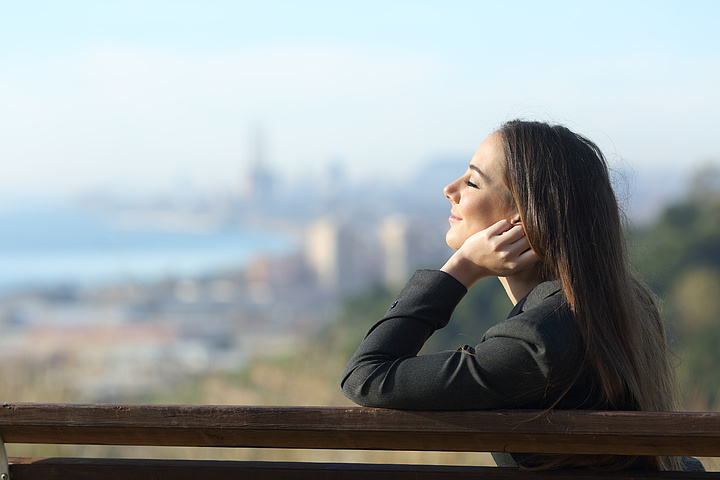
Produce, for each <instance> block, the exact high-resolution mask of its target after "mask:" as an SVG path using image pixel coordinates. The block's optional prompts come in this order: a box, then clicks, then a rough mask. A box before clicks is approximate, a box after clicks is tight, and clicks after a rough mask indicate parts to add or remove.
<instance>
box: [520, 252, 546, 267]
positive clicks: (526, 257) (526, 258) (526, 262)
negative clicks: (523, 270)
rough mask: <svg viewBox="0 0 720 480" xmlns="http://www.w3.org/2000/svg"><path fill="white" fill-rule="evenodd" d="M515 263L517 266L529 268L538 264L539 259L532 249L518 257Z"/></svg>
mask: <svg viewBox="0 0 720 480" xmlns="http://www.w3.org/2000/svg"><path fill="white" fill-rule="evenodd" d="M516 261H517V264H518V265H519V266H522V267H529V266H530V265H533V264H535V263H537V262H539V261H540V259H539V258H538V256H537V255H536V254H535V252H534V251H533V250H532V249H529V250H526V251H524V252H523V253H521V254H520V255H518V256H517V259H516Z"/></svg>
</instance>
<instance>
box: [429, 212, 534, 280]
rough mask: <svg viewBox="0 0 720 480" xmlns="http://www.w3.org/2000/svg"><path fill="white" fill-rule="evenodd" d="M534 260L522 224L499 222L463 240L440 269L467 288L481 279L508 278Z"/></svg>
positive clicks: (528, 265) (531, 263) (524, 268)
mask: <svg viewBox="0 0 720 480" xmlns="http://www.w3.org/2000/svg"><path fill="white" fill-rule="evenodd" d="M537 261H538V258H537V256H536V255H535V252H533V251H532V248H530V243H529V242H528V240H527V238H526V237H525V232H524V231H523V228H522V225H520V224H512V223H510V222H509V221H507V220H500V221H499V222H497V223H495V224H494V225H491V226H489V227H488V228H486V229H485V230H482V231H480V232H478V233H476V234H474V235H472V236H471V237H469V238H468V239H467V240H465V243H463V244H462V246H461V247H460V248H459V249H458V250H457V251H456V252H455V253H454V254H453V255H452V257H450V259H449V260H448V261H447V262H446V263H445V265H443V267H442V268H441V269H440V270H442V271H443V272H445V273H448V274H450V275H452V276H453V277H455V278H456V279H457V280H458V281H460V282H461V283H462V284H463V285H465V286H466V287H467V288H470V287H471V286H472V285H473V284H474V283H475V282H477V281H478V280H480V279H481V278H484V277H491V276H496V277H509V276H511V275H514V274H516V273H519V272H522V271H523V270H526V269H527V268H529V267H531V266H532V265H534V264H536V263H537Z"/></svg>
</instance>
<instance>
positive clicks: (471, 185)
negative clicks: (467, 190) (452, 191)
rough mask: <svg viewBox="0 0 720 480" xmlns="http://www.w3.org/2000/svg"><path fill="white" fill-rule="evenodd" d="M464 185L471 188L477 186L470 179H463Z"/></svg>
mask: <svg viewBox="0 0 720 480" xmlns="http://www.w3.org/2000/svg"><path fill="white" fill-rule="evenodd" d="M465 185H467V186H468V187H472V188H478V186H477V185H475V184H474V183H472V182H471V181H470V180H467V181H465Z"/></svg>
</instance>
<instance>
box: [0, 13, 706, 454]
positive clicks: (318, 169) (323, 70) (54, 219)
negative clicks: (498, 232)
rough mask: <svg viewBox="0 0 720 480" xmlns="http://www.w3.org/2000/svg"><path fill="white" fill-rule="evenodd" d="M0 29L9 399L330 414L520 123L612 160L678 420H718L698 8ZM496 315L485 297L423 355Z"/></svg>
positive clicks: (239, 17) (101, 20)
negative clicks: (463, 186) (459, 196)
mask: <svg viewBox="0 0 720 480" xmlns="http://www.w3.org/2000/svg"><path fill="white" fill-rule="evenodd" d="M2 10H3V14H2V18H0V60H2V62H1V63H2V65H3V66H2V68H1V69H0V165H1V166H2V169H1V170H0V232H1V233H0V329H1V331H2V335H0V347H1V348H0V361H1V365H2V367H0V372H1V374H0V375H2V378H3V385H4V387H5V388H4V389H3V398H2V400H3V401H7V402H14V401H36V402H152V403H230V404H286V405H308V404H314V405H348V404H349V402H348V401H347V400H345V399H344V398H343V397H342V395H341V394H340V391H339V388H338V380H339V376H340V374H341V372H342V370H343V368H344V365H345V362H346V361H347V359H348V357H349V355H351V353H352V351H353V350H354V348H355V347H356V346H357V344H358V343H359V341H360V339H361V338H362V336H363V335H364V333H365V331H366V330H367V329H368V328H369V326H370V325H371V324H372V323H373V322H374V320H376V319H377V318H379V317H380V316H382V315H383V314H384V312H385V309H386V308H387V305H388V304H389V303H390V302H391V300H392V298H393V297H394V296H395V295H396V294H397V292H398V291H399V288H400V287H401V286H402V284H403V282H404V281H405V279H406V278H407V277H408V276H409V275H410V274H411V273H412V271H413V270H414V269H416V268H437V267H439V266H441V265H442V263H443V262H444V261H445V259H446V258H447V257H448V256H449V255H450V250H449V248H448V247H447V246H446V245H445V243H444V236H445V231H446V229H447V226H448V225H447V217H448V215H449V204H448V203H447V200H446V199H445V198H444V196H443V194H442V188H443V186H444V185H446V184H447V183H449V182H450V181H452V180H453V179H455V178H456V177H457V176H459V175H460V174H461V173H462V172H463V171H464V170H465V168H466V166H467V163H468V161H469V159H470V158H471V157H472V154H473V152H474V150H475V149H476V148H477V146H478V145H479V144H480V143H481V142H482V140H483V139H484V137H485V136H486V135H487V134H488V133H490V132H491V131H492V130H493V129H494V128H496V127H498V126H499V125H500V124H501V123H502V122H503V121H504V120H508V119H511V118H515V117H524V118H531V119H540V120H549V121H554V122H560V123H565V124H567V125H568V126H570V127H571V128H573V129H575V130H577V131H579V132H581V133H583V134H586V135H588V136H589V137H590V138H591V139H593V140H595V141H596V142H597V143H598V144H599V145H600V146H601V147H602V148H603V150H604V151H605V152H606V154H607V155H608V157H609V161H610V164H611V165H612V168H613V171H614V173H615V177H616V185H617V189H618V192H619V194H620V197H621V198H622V199H623V203H624V205H625V207H626V212H627V214H628V219H629V229H628V242H629V245H630V250H631V253H632V258H633V262H634V263H635V264H636V266H637V268H638V270H639V271H640V272H641V273H642V274H643V275H644V277H645V278H646V279H647V280H648V282H649V283H650V284H651V286H652V287H653V289H654V290H655V291H656V293H657V294H658V295H659V296H660V297H661V299H662V300H663V303H664V314H665V318H666V321H667V323H668V327H669V331H670V333H671V337H672V342H673V345H674V347H675V350H676V351H677V352H678V372H679V377H680V383H681V386H682V406H683V408H686V409H692V410H717V409H718V408H720V396H719V393H720V373H718V372H720V321H719V319H720V253H718V247H719V246H720V173H719V172H720V170H719V169H720V142H719V141H718V138H719V133H720V120H718V116H717V115H716V112H717V111H718V110H720V93H719V91H718V88H717V82H716V79H717V78H718V77H720V39H718V36H717V28H716V25H717V21H718V20H720V4H718V3H717V2H713V1H710V0H707V1H700V0H694V1H690V2H686V1H684V2H680V1H637V2H632V3H630V4H628V3H627V2H620V1H609V2H603V3H602V4H588V3H581V2H566V1H561V0H553V1H548V2H530V1H520V2H512V5H509V4H508V5H506V4H502V3H501V2H482V1H480V2H464V1H457V2H453V1H451V2H443V3H442V5H438V4H436V3H434V2H425V1H419V2H408V1H397V2H392V1H391V2H373V1H371V2H363V4H362V5H360V4H358V5H346V4H338V3H337V2H324V1H310V2H301V3H293V2H284V1H269V2H244V1H239V2H231V1H227V0H209V1H204V2H197V1H192V0H187V1H170V0H156V1H151V2H149V1H139V0H126V1H123V2H115V1H105V2H93V1H90V0H70V1H66V2H51V1H49V0H48V1H30V2H15V3H13V4H9V5H4V6H3V9H2ZM509 309H510V306H509V301H508V300H507V298H506V297H505V295H504V293H503V292H502V290H501V289H500V287H499V284H498V282H497V281H495V280H493V279H489V280H487V281H483V282H480V283H479V284H478V285H477V286H476V287H474V288H473V289H472V290H471V292H470V293H469V294H468V297H467V298H466V299H465V300H464V301H463V303H462V304H461V305H460V306H459V307H458V309H457V312H456V314H455V317H454V318H453V321H452V323H451V325H450V326H449V327H447V328H446V329H444V330H442V331H440V332H438V334H436V335H435V336H434V337H433V338H432V339H431V342H430V344H429V345H428V348H456V347H457V346H459V345H462V344H472V343H473V342H475V341H477V340H478V339H479V338H480V337H481V336H482V334H483V332H484V331H485V329H487V328H488V327H489V326H490V325H492V324H493V323H496V322H497V321H500V320H502V319H503V318H505V316H506V314H507V312H508V311H509ZM463 458H464V460H458V458H457V457H453V459H452V461H453V462H459V461H460V462H461V461H468V462H475V463H476V462H478V459H477V458H476V457H463ZM415 460H416V461H417V460H418V459H415ZM425 460H428V461H433V458H431V457H425Z"/></svg>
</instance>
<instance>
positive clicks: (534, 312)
mask: <svg viewBox="0 0 720 480" xmlns="http://www.w3.org/2000/svg"><path fill="white" fill-rule="evenodd" d="M498 337H513V338H516V339H519V340H522V341H524V342H526V343H528V344H530V345H533V347H534V348H537V349H539V350H541V351H542V352H543V355H544V356H549V357H554V358H555V359H559V358H565V359H567V358H568V356H571V357H572V356H575V355H578V356H579V355H580V354H581V340H580V335H579V332H578V331H577V328H576V327H575V322H574V321H573V317H572V312H571V311H570V308H569V306H568V304H567V302H566V301H565V297H564V295H563V293H562V290H561V288H560V285H559V283H558V282H544V283H541V284H540V285H538V286H537V287H535V288H534V289H533V290H532V291H531V292H530V293H529V294H528V295H527V296H526V297H525V298H523V299H522V300H521V301H520V302H518V304H517V305H516V306H515V308H514V309H513V310H512V312H510V315H509V316H508V318H507V319H506V320H504V321H503V322H500V323H498V324H497V325H495V326H493V327H492V328H490V329H489V330H488V331H487V332H486V333H485V335H484V337H483V340H488V339H491V338H498Z"/></svg>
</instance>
